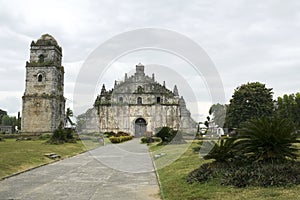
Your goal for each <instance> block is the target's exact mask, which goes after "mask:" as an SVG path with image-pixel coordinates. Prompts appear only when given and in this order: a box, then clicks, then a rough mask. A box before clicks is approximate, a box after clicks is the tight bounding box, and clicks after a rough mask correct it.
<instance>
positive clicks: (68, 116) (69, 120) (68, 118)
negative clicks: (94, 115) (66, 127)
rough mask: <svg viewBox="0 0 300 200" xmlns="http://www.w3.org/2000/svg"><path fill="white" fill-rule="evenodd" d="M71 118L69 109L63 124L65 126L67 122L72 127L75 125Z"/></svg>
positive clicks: (71, 114) (71, 113)
mask: <svg viewBox="0 0 300 200" xmlns="http://www.w3.org/2000/svg"><path fill="white" fill-rule="evenodd" d="M71 117H73V111H72V110H71V109H70V108H67V111H66V119H65V122H66V124H67V123H68V122H69V123H70V124H71V125H72V126H73V125H75V123H73V121H72V120H71Z"/></svg>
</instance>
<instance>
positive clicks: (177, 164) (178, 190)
mask: <svg viewBox="0 0 300 200" xmlns="http://www.w3.org/2000/svg"><path fill="white" fill-rule="evenodd" d="M168 146H173V147H172V151H176V149H177V151H181V150H182V149H184V148H183V147H182V145H168ZM195 146H197V144H196V143H192V144H191V146H190V147H189V148H188V149H187V151H185V153H184V154H183V155H182V156H181V157H180V158H179V159H177V160H176V161H174V162H172V163H171V164H170V165H168V166H166V167H164V168H160V167H159V166H161V163H162V162H164V161H162V160H163V159H164V160H168V159H171V160H172V158H173V157H174V155H172V153H171V152H168V149H164V148H163V147H162V146H155V145H152V146H150V150H151V151H152V153H153V154H158V153H160V152H164V153H166V155H164V156H162V157H160V158H156V159H154V161H155V165H156V166H158V175H159V180H160V183H161V196H162V199H164V200H202V199H222V200H241V199H245V200H246V199H247V200H248V199H253V200H254V199H255V200H260V199H266V200H270V199H273V200H275V199H276V200H281V199H282V200H287V199H295V200H296V199H300V186H296V187H287V188H283V187H270V188H259V187H248V188H243V189H240V188H234V187H229V186H222V185H220V180H212V181H209V182H207V183H203V184H200V183H194V184H188V183H187V182H186V181H185V177H186V176H187V174H188V173H189V172H191V171H193V170H194V169H196V168H198V167H199V166H200V165H201V164H203V163H205V162H208V161H206V160H204V159H202V158H200V157H199V154H196V153H193V151H192V148H193V147H195ZM299 167H300V166H299Z"/></svg>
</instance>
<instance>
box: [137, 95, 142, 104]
mask: <svg viewBox="0 0 300 200" xmlns="http://www.w3.org/2000/svg"><path fill="white" fill-rule="evenodd" d="M142 103H143V100H142V97H138V98H137V104H138V105H141V104H142Z"/></svg>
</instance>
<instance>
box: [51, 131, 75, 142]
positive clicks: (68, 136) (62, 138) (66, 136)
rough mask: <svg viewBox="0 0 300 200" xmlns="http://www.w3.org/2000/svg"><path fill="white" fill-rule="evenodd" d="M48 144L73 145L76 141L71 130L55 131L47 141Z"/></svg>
mask: <svg viewBox="0 0 300 200" xmlns="http://www.w3.org/2000/svg"><path fill="white" fill-rule="evenodd" d="M47 142H48V143H50V144H63V143H65V142H69V143H75V142H76V139H75V138H74V137H73V130H72V129H61V128H59V129H56V130H55V131H54V132H53V134H52V136H51V138H50V139H49V140H48V141H47Z"/></svg>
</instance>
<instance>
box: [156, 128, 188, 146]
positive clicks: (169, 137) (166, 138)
mask: <svg viewBox="0 0 300 200" xmlns="http://www.w3.org/2000/svg"><path fill="white" fill-rule="evenodd" d="M155 136H156V137H159V138H161V144H168V143H169V142H171V143H173V144H179V143H183V142H184V140H183V137H182V134H181V133H178V131H175V130H173V129H172V128H170V127H162V128H159V131H158V132H157V133H156V134H155Z"/></svg>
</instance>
